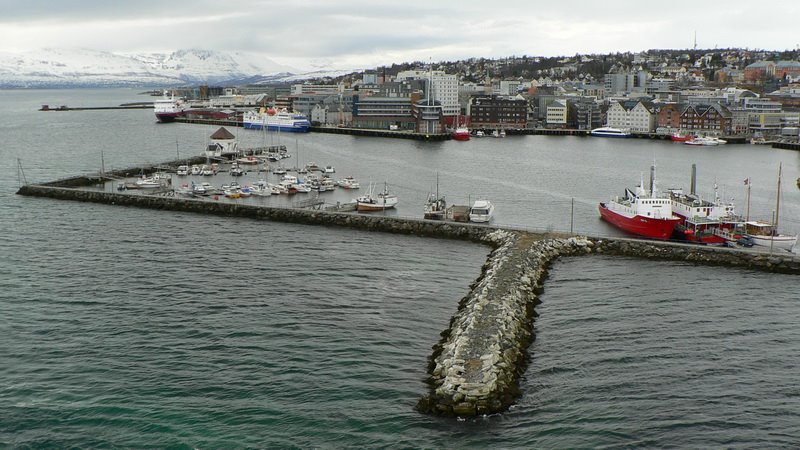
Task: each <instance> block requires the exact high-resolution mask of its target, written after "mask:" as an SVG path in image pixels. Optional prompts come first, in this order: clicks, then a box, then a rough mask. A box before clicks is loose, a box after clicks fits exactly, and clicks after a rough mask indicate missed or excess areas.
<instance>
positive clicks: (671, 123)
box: [656, 103, 686, 130]
mask: <svg viewBox="0 0 800 450" xmlns="http://www.w3.org/2000/svg"><path fill="white" fill-rule="evenodd" d="M685 108H686V106H685V105H681V104H678V103H665V104H662V105H661V106H660V107H659V109H658V114H657V115H656V128H657V129H659V128H660V129H669V130H678V129H679V128H680V127H681V113H682V112H683V110H684V109H685Z"/></svg>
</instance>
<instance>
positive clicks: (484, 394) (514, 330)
mask: <svg viewBox="0 0 800 450" xmlns="http://www.w3.org/2000/svg"><path fill="white" fill-rule="evenodd" d="M486 242H487V243H489V244H492V245H493V246H495V250H494V251H493V252H492V254H491V255H490V256H489V258H488V260H487V262H486V264H485V265H484V267H483V270H482V274H481V276H480V278H478V280H476V281H475V282H474V283H473V284H472V286H471V288H472V289H471V291H470V293H469V294H468V295H467V296H466V297H464V298H463V299H462V300H461V302H460V304H459V310H458V312H457V313H456V315H455V316H454V317H453V318H452V319H451V321H450V328H449V329H448V330H446V331H445V332H443V333H442V340H441V342H440V343H438V344H437V345H436V346H434V352H433V355H432V356H431V360H430V364H429V367H428V370H429V375H430V378H429V384H430V391H429V393H428V394H427V395H426V396H424V397H423V398H422V399H421V400H420V401H419V403H418V404H417V409H418V410H420V411H422V412H429V413H434V414H442V415H457V416H474V415H479V414H491V413H496V412H501V411H504V410H505V409H507V408H508V406H509V405H511V404H512V403H513V401H514V400H515V399H516V398H517V396H518V395H519V387H518V382H519V377H520V375H521V374H522V373H523V371H524V370H525V365H526V364H525V362H526V361H525V359H526V354H527V347H528V346H529V345H530V343H531V342H532V341H533V338H534V335H533V319H534V315H535V312H534V307H535V306H536V305H537V304H538V303H539V300H538V295H540V294H541V292H542V283H543V282H544V279H545V278H546V277H547V270H548V267H549V265H550V263H551V262H552V261H553V260H554V259H555V258H557V257H559V256H564V255H574V254H586V253H591V251H592V250H591V249H592V247H593V246H594V243H593V242H592V241H590V240H589V239H587V238H579V237H572V238H553V237H547V236H543V235H532V234H527V233H516V232H510V231H502V230H498V231H495V232H494V233H491V234H490V235H488V236H487V237H486Z"/></svg>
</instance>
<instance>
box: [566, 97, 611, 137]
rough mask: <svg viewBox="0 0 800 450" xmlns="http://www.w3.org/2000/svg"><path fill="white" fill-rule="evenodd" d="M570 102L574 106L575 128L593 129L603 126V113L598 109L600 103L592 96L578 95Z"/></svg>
mask: <svg viewBox="0 0 800 450" xmlns="http://www.w3.org/2000/svg"><path fill="white" fill-rule="evenodd" d="M572 103H573V104H574V107H575V124H574V127H575V128H577V129H579V130H594V129H595V128H600V127H602V126H603V123H604V121H603V114H602V113H601V111H600V104H598V103H597V101H595V99H594V98H593V97H578V98H576V99H574V100H573V101H572ZM568 119H569V111H568Z"/></svg>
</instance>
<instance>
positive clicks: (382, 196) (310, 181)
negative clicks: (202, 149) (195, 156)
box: [174, 158, 398, 211]
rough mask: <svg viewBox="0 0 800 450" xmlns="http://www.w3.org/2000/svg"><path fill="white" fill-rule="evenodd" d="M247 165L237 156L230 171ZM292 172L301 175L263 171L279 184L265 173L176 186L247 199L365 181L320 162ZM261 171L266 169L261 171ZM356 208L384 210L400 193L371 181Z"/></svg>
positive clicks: (213, 168)
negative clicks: (241, 181) (273, 178)
mask: <svg viewBox="0 0 800 450" xmlns="http://www.w3.org/2000/svg"><path fill="white" fill-rule="evenodd" d="M243 165H247V162H246V161H243V160H242V158H238V159H235V160H233V161H232V162H231V164H230V168H229V169H228V170H227V171H228V173H229V174H230V175H231V176H240V175H243V174H245V173H246V170H245V169H243V168H242V166H243ZM220 171H221V169H220V165H219V164H218V163H212V164H207V165H203V166H197V165H195V166H192V167H188V166H186V165H182V166H180V167H178V169H177V170H176V175H178V176H180V177H183V176H191V175H206V174H208V175H215V174H217V173H219V172H220ZM288 171H290V172H296V173H297V175H293V174H289V173H287V169H284V168H283V167H282V166H278V167H275V168H272V169H267V168H265V169H264V170H263V172H265V173H266V174H268V173H272V174H273V175H277V176H279V177H280V178H279V181H278V182H277V183H270V182H269V181H268V180H267V177H266V176H265V177H264V178H263V179H259V180H256V181H255V182H253V183H251V184H245V185H241V184H239V183H238V182H236V181H231V182H229V183H226V184H223V185H221V186H214V185H212V184H211V183H210V182H206V181H204V182H196V181H195V180H191V181H188V182H185V183H182V184H181V185H180V186H178V187H175V188H174V192H175V194H177V195H183V196H187V197H207V196H225V197H227V198H233V199H236V198H246V197H251V196H259V197H266V196H271V195H294V194H304V193H310V192H319V193H322V192H331V191H334V190H336V189H346V190H357V189H360V188H361V184H360V183H359V181H358V180H357V179H355V178H354V177H352V176H347V177H344V178H341V179H338V180H336V179H334V178H333V177H332V176H331V175H332V174H333V173H335V172H336V171H335V169H334V168H333V167H332V166H325V167H321V166H318V165H317V164H315V163H313V162H310V163H308V164H306V165H305V166H304V167H303V168H299V169H298V168H294V169H289V170H288ZM259 172H262V171H261V170H259ZM351 203H352V205H350V206H352V209H355V210H358V211H382V210H386V209H391V208H394V207H395V206H396V205H397V203H398V198H397V196H396V195H394V194H392V193H390V192H389V189H388V185H384V188H383V190H380V191H377V186H376V185H374V184H370V186H369V189H368V191H367V192H365V193H363V194H362V195H359V196H357V197H356V198H354V199H353V200H352V202H351Z"/></svg>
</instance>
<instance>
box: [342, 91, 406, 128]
mask: <svg viewBox="0 0 800 450" xmlns="http://www.w3.org/2000/svg"><path fill="white" fill-rule="evenodd" d="M419 99H420V95H419V94H414V95H412V96H410V97H379V96H364V97H360V98H358V99H357V100H355V101H354V102H353V110H352V118H353V126H354V127H356V128H370V129H376V130H388V129H397V130H408V131H413V130H416V128H417V120H416V119H415V117H414V116H413V114H412V109H413V105H414V104H415V103H416V102H417V101H419Z"/></svg>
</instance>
